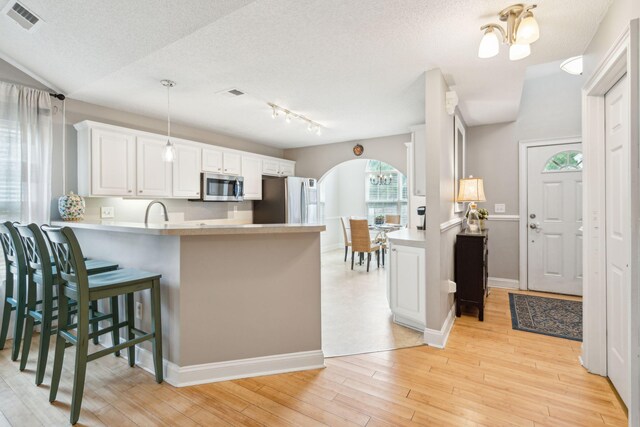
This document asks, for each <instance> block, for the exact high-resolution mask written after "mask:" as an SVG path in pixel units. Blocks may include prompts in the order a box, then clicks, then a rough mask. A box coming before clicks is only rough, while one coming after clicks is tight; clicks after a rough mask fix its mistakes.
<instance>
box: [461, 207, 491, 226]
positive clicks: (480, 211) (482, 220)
mask: <svg viewBox="0 0 640 427" xmlns="http://www.w3.org/2000/svg"><path fill="white" fill-rule="evenodd" d="M465 216H466V217H467V219H468V218H469V212H467V213H466V215H465ZM478 218H480V229H481V230H484V229H486V225H485V223H486V220H487V219H489V211H488V210H486V209H483V208H480V209H478Z"/></svg>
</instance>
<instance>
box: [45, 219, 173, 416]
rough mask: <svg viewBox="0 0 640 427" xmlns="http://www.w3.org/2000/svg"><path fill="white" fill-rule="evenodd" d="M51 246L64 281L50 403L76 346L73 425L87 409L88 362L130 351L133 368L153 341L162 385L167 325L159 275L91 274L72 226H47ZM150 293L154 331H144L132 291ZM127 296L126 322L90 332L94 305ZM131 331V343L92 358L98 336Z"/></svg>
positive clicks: (128, 271) (60, 289) (126, 271)
mask: <svg viewBox="0 0 640 427" xmlns="http://www.w3.org/2000/svg"><path fill="white" fill-rule="evenodd" d="M43 230H44V231H45V233H46V234H47V236H48V237H49V241H50V242H51V250H52V252H53V254H54V257H55V260H56V267H57V274H58V275H59V276H60V277H61V279H62V280H61V281H60V282H59V285H58V323H59V324H58V331H57V338H56V350H55V358H54V364H53V376H52V378H51V391H50V394H49V401H50V402H53V401H54V400H55V399H56V395H57V393H58V386H59V385H60V375H61V374H62V363H63V359H64V351H65V349H66V347H70V346H72V345H75V346H76V360H75V369H74V378H73V392H72V398H71V414H70V421H71V424H75V423H77V422H78V418H79V417H80V409H81V406H82V394H83V391H84V381H85V377H86V369H87V362H90V361H92V360H95V359H98V358H100V357H102V356H106V355H108V354H110V353H115V352H117V351H120V350H123V349H125V348H126V349H128V354H129V365H130V366H133V365H134V363H135V345H136V344H140V343H142V342H144V341H151V343H152V347H153V364H154V368H155V376H156V381H157V382H158V383H161V382H162V379H163V378H162V327H161V320H160V309H161V306H160V277H161V275H160V274H154V273H148V272H146V271H141V270H136V269H132V268H126V269H121V270H114V271H110V272H107V273H100V274H95V275H92V276H89V275H88V274H87V266H86V263H85V261H84V258H83V256H82V250H81V249H80V245H79V244H78V240H77V238H76V236H75V234H74V233H73V230H71V229H70V228H68V227H63V228H51V227H43ZM146 289H149V290H150V291H151V332H150V333H148V332H144V331H141V330H140V329H137V328H136V327H135V325H134V321H135V319H134V306H133V293H134V292H138V291H143V290H146ZM119 295H126V306H127V310H126V321H125V322H120V323H116V324H114V325H111V326H110V327H107V328H103V329H100V330H99V331H97V332H92V333H90V332H89V318H90V315H89V303H90V301H97V300H100V299H104V298H111V297H115V298H117V297H118V296H119ZM64 296H66V297H68V298H69V299H70V300H72V301H75V302H76V303H77V323H75V324H68V316H67V313H68V312H69V302H68V301H67V298H63V297H64ZM123 327H126V328H127V335H128V337H127V341H125V342H123V343H120V344H116V343H114V345H113V347H110V348H105V349H103V350H100V351H97V352H95V353H92V354H89V351H88V350H89V347H88V345H89V340H90V339H91V338H93V337H94V336H98V335H102V334H106V333H109V332H112V331H113V329H120V328H123ZM73 329H76V334H75V335H73V334H71V333H70V331H71V330H73Z"/></svg>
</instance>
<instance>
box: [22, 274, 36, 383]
mask: <svg viewBox="0 0 640 427" xmlns="http://www.w3.org/2000/svg"><path fill="white" fill-rule="evenodd" d="M27 282H28V290H27V319H26V322H25V323H26V325H25V327H24V344H22V356H21V357H20V370H21V371H24V368H26V367H27V361H28V360H29V351H30V350H31V339H32V338H33V328H34V326H35V325H34V323H35V322H34V318H33V316H31V314H29V313H30V312H31V311H35V310H36V284H35V282H34V281H33V278H32V277H31V274H29V276H28V277H27Z"/></svg>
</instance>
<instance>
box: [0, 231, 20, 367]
mask: <svg viewBox="0 0 640 427" xmlns="http://www.w3.org/2000/svg"><path fill="white" fill-rule="evenodd" d="M0 241H1V242H2V252H3V254H4V266H5V296H4V301H3V303H4V311H3V313H2V325H1V326H0V350H2V349H4V345H5V342H6V340H7V333H8V332H9V322H10V321H11V313H13V312H14V311H15V313H16V316H15V323H14V325H13V347H12V349H11V360H14V361H15V360H18V355H19V354H20V344H21V342H22V331H23V328H24V318H25V310H26V293H27V285H26V283H27V262H26V259H25V256H24V248H23V247H22V240H21V239H20V236H19V234H18V231H17V230H16V228H15V227H14V226H13V224H12V223H11V222H10V221H6V222H4V223H2V224H0Z"/></svg>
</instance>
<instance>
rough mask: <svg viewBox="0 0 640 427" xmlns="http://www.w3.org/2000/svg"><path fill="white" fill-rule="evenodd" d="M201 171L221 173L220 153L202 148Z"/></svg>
mask: <svg viewBox="0 0 640 427" xmlns="http://www.w3.org/2000/svg"><path fill="white" fill-rule="evenodd" d="M202 171H203V172H213V173H222V151H219V150H211V149H209V148H203V149H202Z"/></svg>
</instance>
